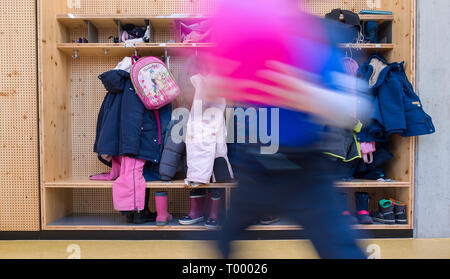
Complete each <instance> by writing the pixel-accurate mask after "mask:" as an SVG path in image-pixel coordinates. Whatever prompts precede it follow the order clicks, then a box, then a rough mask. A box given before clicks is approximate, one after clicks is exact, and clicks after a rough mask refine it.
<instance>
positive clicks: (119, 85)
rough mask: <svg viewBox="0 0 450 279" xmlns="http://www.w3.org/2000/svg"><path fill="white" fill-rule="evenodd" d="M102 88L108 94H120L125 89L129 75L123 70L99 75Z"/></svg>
mask: <svg viewBox="0 0 450 279" xmlns="http://www.w3.org/2000/svg"><path fill="white" fill-rule="evenodd" d="M98 78H99V79H100V80H101V81H102V83H103V86H104V87H105V89H106V91H108V92H109V93H114V94H118V93H122V92H123V89H124V88H125V82H126V81H127V80H128V79H130V74H129V73H128V72H126V71H123V70H111V71H108V72H104V73H103V74H101V75H99V76H98Z"/></svg>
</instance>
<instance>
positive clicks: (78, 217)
mask: <svg viewBox="0 0 450 279" xmlns="http://www.w3.org/2000/svg"><path fill="white" fill-rule="evenodd" d="M354 228H355V229H359V230H404V229H410V226H409V225H383V224H374V225H355V226H354ZM219 229H220V228H219ZM301 229H302V228H301V227H300V226H297V225H293V224H290V223H289V222H287V221H283V220H282V221H280V222H279V223H276V224H272V225H255V226H251V227H249V228H248V230H252V231H280V230H284V231H289V230H301ZM44 230H122V231H138V230H139V231H207V230H211V229H208V228H206V227H205V226H204V225H203V222H202V223H198V224H195V225H180V224H179V223H178V219H176V218H174V219H173V220H172V221H171V222H170V223H169V225H167V226H156V225H155V223H148V224H142V225H133V224H127V223H126V219H125V217H124V216H121V215H120V214H75V215H73V214H72V215H68V216H65V217H63V218H61V219H59V220H57V221H55V222H53V223H51V224H48V225H46V226H45V227H44Z"/></svg>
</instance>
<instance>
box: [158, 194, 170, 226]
mask: <svg viewBox="0 0 450 279" xmlns="http://www.w3.org/2000/svg"><path fill="white" fill-rule="evenodd" d="M155 203H156V213H157V214H158V216H156V225H157V226H165V225H167V224H169V222H170V221H171V220H172V215H170V214H169V212H168V211H167V192H156V193H155Z"/></svg>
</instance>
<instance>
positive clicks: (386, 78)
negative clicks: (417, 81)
mask: <svg viewBox="0 0 450 279" xmlns="http://www.w3.org/2000/svg"><path fill="white" fill-rule="evenodd" d="M358 76H360V77H362V78H363V79H364V80H365V81H367V82H368V83H369V87H370V93H371V94H372V95H373V97H374V105H375V106H374V112H373V116H372V119H371V121H370V123H363V124H364V126H363V130H362V131H361V133H359V134H358V140H359V141H360V142H372V141H375V142H383V141H386V140H387V137H388V136H389V135H392V134H399V135H401V136H403V137H410V136H419V135H426V134H432V133H434V132H435V128H434V125H433V121H432V119H431V117H430V116H429V115H428V114H426V113H425V112H424V110H423V108H422V103H421V101H420V99H419V96H417V95H416V94H415V93H414V89H413V87H412V85H411V83H410V82H409V81H408V78H407V76H406V73H405V70H404V63H403V62H402V63H388V62H387V61H386V60H385V59H384V58H383V57H381V56H379V55H372V56H371V57H369V59H368V60H367V62H365V63H364V64H363V65H361V67H360V69H359V72H358Z"/></svg>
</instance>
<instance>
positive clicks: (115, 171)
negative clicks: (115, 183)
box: [89, 156, 122, 181]
mask: <svg viewBox="0 0 450 279" xmlns="http://www.w3.org/2000/svg"><path fill="white" fill-rule="evenodd" d="M121 161H122V157H120V156H113V157H112V161H111V171H110V172H108V173H101V174H97V175H93V176H91V177H89V179H90V180H97V181H98V180H101V181H111V180H115V179H116V178H117V177H119V175H120V163H121Z"/></svg>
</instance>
